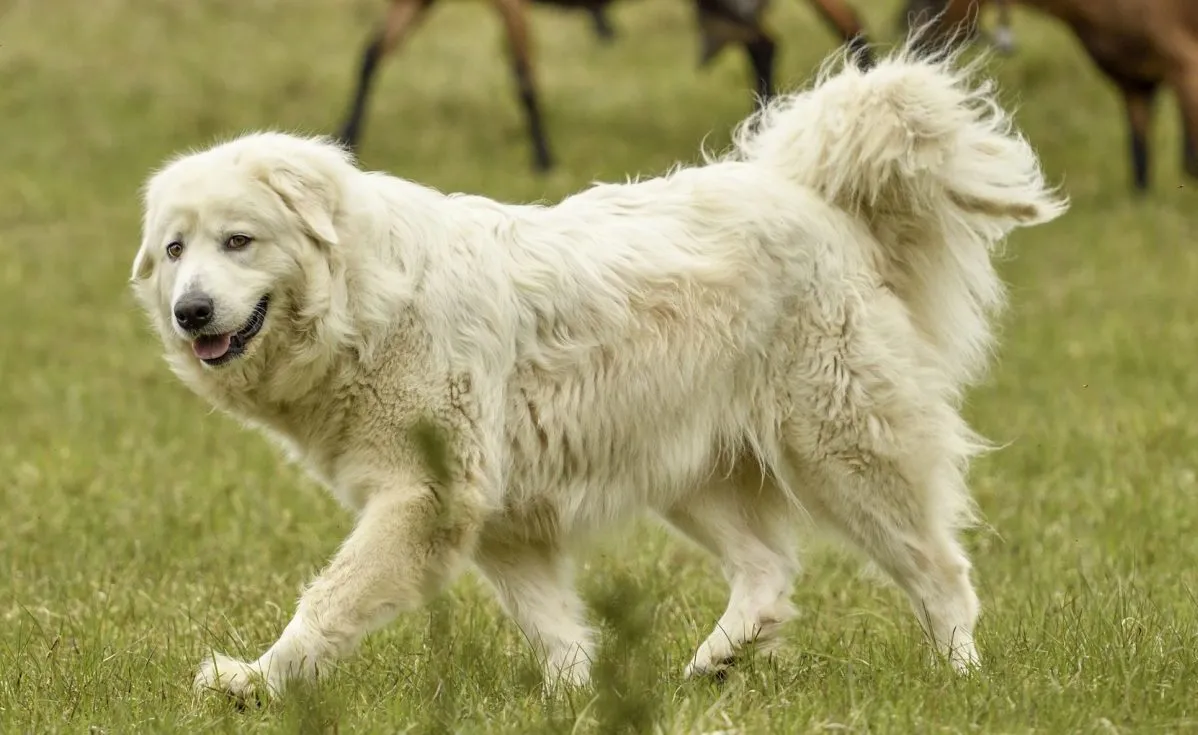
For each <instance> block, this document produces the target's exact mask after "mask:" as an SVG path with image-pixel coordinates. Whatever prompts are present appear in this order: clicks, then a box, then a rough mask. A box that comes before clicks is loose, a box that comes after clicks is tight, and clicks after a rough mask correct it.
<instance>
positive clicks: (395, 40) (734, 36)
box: [338, 0, 873, 171]
mask: <svg viewBox="0 0 1198 735" xmlns="http://www.w3.org/2000/svg"><path fill="white" fill-rule="evenodd" d="M612 1H613V0H492V2H493V4H494V6H495V9H496V10H497V11H498V12H499V15H500V17H501V18H502V19H503V24H504V28H505V31H506V33H507V40H508V47H509V51H510V53H511V62H512V66H513V71H514V73H515V77H516V84H517V89H518V92H519V95H520V101H521V104H522V105H523V108H524V116H525V121H526V123H527V127H528V135H529V138H530V140H531V142H532V149H533V168H534V169H535V170H538V171H547V170H549V169H550V168H552V166H553V157H552V155H551V154H550V152H549V143H548V141H547V139H546V136H545V129H544V123H543V122H542V119H541V109H540V102H539V100H538V94H537V89H536V84H535V82H534V78H533V64H532V53H531V50H532V43H531V39H530V37H529V30H528V8H529V5H530V4H532V3H533V2H536V3H538V4H544V5H555V6H559V7H567V8H575V9H580V10H586V11H588V12H590V14H591V16H592V19H593V22H594V24H595V29H596V32H597V33H598V34H599V36H600V37H601V38H605V39H607V38H611V37H612V35H613V32H612V30H611V26H610V24H609V23H608V22H607V18H606V14H605V10H606V8H607V6H608V5H610V3H611V2H612ZM693 1H694V3H695V11H696V14H697V20H698V23H699V29H700V33H701V36H702V49H701V51H700V55H699V65H700V66H704V65H706V64H708V63H709V62H710V61H711V60H712V59H714V58H715V57H716V56H717V55H718V54H719V52H720V50H721V49H723V48H724V47H725V46H726V45H728V44H730V43H737V44H740V45H741V46H742V47H743V48H744V49H745V53H746V54H747V55H748V57H749V62H750V63H751V64H752V67H753V74H754V78H755V81H756V92H757V100H758V103H759V104H760V103H761V102H763V101H764V100H765V99H768V98H769V97H770V96H771V95H772V94H773V72H774V55H775V52H776V47H777V44H776V42H775V41H774V39H773V38H772V37H771V36H770V34H769V33H768V32H767V31H766V30H765V29H764V28H763V27H762V23H761V15H762V13H763V11H764V9H765V5H766V2H767V1H768V0H693ZM809 1H810V2H811V3H812V4H813V5H814V6H815V7H816V8H817V9H818V10H819V11H820V13H821V15H822V16H823V17H824V18H825V20H827V21H828V22H829V23H830V24H831V25H832V26H833V27H834V28H835V29H836V31H837V32H838V33H839V34H840V35H841V37H842V38H843V39H844V40H845V41H846V42H847V43H848V44H849V47H850V50H851V51H852V53H853V55H854V58H855V60H856V61H857V63H858V64H859V65H861V66H863V67H864V66H869V65H871V64H872V63H873V57H872V54H871V52H870V50H869V48H868V42H867V40H866V36H865V33H864V30H863V26H862V24H861V21H860V19H859V18H858V16H857V14H856V12H854V10H853V9H852V8H851V7H850V6H849V5H848V4H847V2H846V0H809ZM433 2H434V0H389V3H388V8H387V13H386V16H385V17H384V20H383V23H382V25H381V27H380V28H379V29H378V30H377V31H376V32H375V33H374V35H373V36H372V37H371V39H370V41H369V43H368V44H367V45H366V48H365V50H364V51H363V53H362V60H361V63H360V65H359V72H358V79H357V88H356V90H355V91H354V95H353V101H352V103H351V105H350V109H349V112H348V114H347V116H346V118H345V122H344V124H343V125H342V127H341V132H340V134H339V136H338V137H339V138H340V140H341V142H342V143H343V144H344V145H345V146H346V147H348V148H349V149H351V150H354V149H356V148H357V146H358V142H359V140H360V139H361V134H362V123H363V118H364V116H365V111H366V103H367V99H368V97H369V94H370V88H371V84H372V82H373V81H374V76H375V74H376V72H377V71H378V65H379V62H380V61H381V60H382V59H383V57H385V56H386V55H387V54H389V53H390V52H392V51H394V50H395V48H396V47H397V46H398V45H399V43H400V42H401V41H402V40H403V39H404V37H405V36H406V35H407V34H408V33H409V32H411V30H412V29H413V28H414V27H415V26H416V24H417V23H418V22H419V21H420V20H421V19H422V18H424V17H425V16H426V14H427V12H428V9H429V8H430V7H431V6H432V4H433Z"/></svg>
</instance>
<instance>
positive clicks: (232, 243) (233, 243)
mask: <svg viewBox="0 0 1198 735" xmlns="http://www.w3.org/2000/svg"><path fill="white" fill-rule="evenodd" d="M253 239H254V238H252V237H250V236H249V235H229V239H227V240H225V248H227V249H228V250H241V249H242V248H244V247H245V246H246V245H249V244H250V242H251V241H253Z"/></svg>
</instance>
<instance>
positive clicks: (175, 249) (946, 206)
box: [133, 52, 1067, 696]
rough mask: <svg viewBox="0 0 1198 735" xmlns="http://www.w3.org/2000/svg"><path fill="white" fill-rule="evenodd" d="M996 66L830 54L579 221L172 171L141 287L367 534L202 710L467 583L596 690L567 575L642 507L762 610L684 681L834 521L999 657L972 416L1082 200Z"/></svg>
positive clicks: (150, 226)
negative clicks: (1013, 281)
mask: <svg viewBox="0 0 1198 735" xmlns="http://www.w3.org/2000/svg"><path fill="white" fill-rule="evenodd" d="M842 66H843V65H842ZM972 75H973V71H972V70H971V69H968V68H966V69H958V68H956V67H955V66H954V65H953V63H952V59H944V58H941V59H937V60H917V59H915V58H914V57H912V56H911V55H910V54H908V53H906V52H899V53H896V54H894V55H892V56H891V57H890V58H887V59H885V60H883V61H882V62H881V63H880V64H879V65H878V66H877V67H876V68H874V69H873V70H871V71H869V72H865V73H863V72H860V71H858V70H856V69H855V68H853V67H852V66H844V68H842V69H841V70H839V71H835V70H833V69H832V68H831V67H830V66H829V67H828V68H827V69H826V70H825V71H824V72H822V73H821V75H820V79H819V81H818V83H817V84H816V85H815V86H814V87H813V88H812V89H810V90H807V91H804V92H801V93H798V94H794V95H791V96H785V97H781V98H779V99H777V100H776V101H775V102H774V103H773V104H772V105H770V106H769V107H768V109H767V110H765V111H764V112H763V113H762V114H760V115H758V116H755V118H754V119H752V120H751V124H748V125H743V126H742V127H741V128H740V129H739V131H738V134H737V137H736V144H735V147H734V150H733V152H732V153H731V154H730V155H728V156H725V157H722V158H721V159H719V160H712V161H708V162H707V164H706V165H703V166H697V167H693V168H682V169H679V170H676V171H674V172H672V173H670V174H668V175H666V176H662V177H660V178H655V179H651V180H648V181H640V182H635V183H627V184H612V185H596V186H594V187H592V188H590V189H588V190H586V191H583V192H582V193H579V194H576V195H574V196H571V197H569V198H567V199H565V200H564V201H562V202H561V203H560V204H558V205H556V206H513V205H507V204H501V203H498V202H495V201H491V200H489V199H485V198H481V197H476V196H465V195H445V194H441V193H439V192H437V191H433V190H431V189H429V188H426V187H424V186H421V185H418V184H415V183H412V182H410V181H406V180H403V179H400V178H395V177H392V176H389V175H386V174H382V173H367V172H363V171H361V170H360V169H358V168H357V167H356V166H355V165H354V164H353V162H352V161H351V160H350V158H349V157H348V155H347V154H346V153H345V152H343V151H342V150H341V149H339V148H337V147H335V146H334V145H331V144H329V143H327V142H324V141H323V140H320V139H306V138H299V137H293V136H290V135H285V134H280V133H261V134H253V135H247V136H244V137H241V138H239V139H236V140H233V141H231V142H226V143H223V144H221V145H217V146H215V147H213V148H211V149H208V150H205V151H203V152H198V153H192V154H189V155H185V156H183V157H180V158H177V159H175V160H174V161H172V162H170V163H169V164H168V165H166V167H165V168H163V169H162V170H161V171H159V172H157V173H156V174H155V175H154V176H153V177H152V178H151V179H150V180H149V182H148V185H147V188H146V193H145V205H146V209H145V221H144V240H143V242H142V244H141V249H140V252H138V254H137V257H136V261H135V263H134V265H133V281H134V284H135V290H136V293H137V295H138V296H139V299H140V301H141V303H142V304H143V305H144V306H145V308H146V310H147V311H148V313H149V316H150V318H151V319H152V321H153V323H154V325H155V326H156V328H157V330H158V332H159V333H160V335H161V338H162V340H163V342H164V343H165V347H166V355H167V359H168V360H169V363H170V365H171V367H172V368H173V370H174V371H175V372H176V373H177V374H178V375H179V377H180V378H181V379H182V380H183V381H184V382H185V383H186V384H187V385H188V386H189V387H191V388H192V389H193V390H194V391H195V392H196V393H198V394H199V395H201V396H203V397H204V398H205V399H207V400H208V401H210V402H211V403H212V404H214V405H215V406H217V407H219V408H221V409H223V410H224V411H226V412H228V413H230V414H232V415H233V416H235V417H237V418H238V419H240V420H242V421H244V422H246V423H247V424H250V425H253V426H256V427H259V428H261V429H262V430H263V431H265V432H266V433H267V434H269V435H270V436H271V437H273V438H274V439H275V440H277V441H278V442H279V443H280V444H282V445H283V446H284V447H286V448H287V449H288V450H289V451H290V453H291V455H292V456H294V457H295V458H296V459H297V460H298V461H300V462H301V463H302V464H303V465H304V466H305V467H306V468H307V470H308V471H310V472H311V474H312V475H313V476H314V477H316V478H317V479H318V480H319V481H321V482H322V483H323V484H325V485H326V486H327V487H328V488H329V489H330V490H331V491H332V492H333V493H334V494H335V495H336V497H337V498H338V499H339V500H340V501H341V502H342V503H343V504H344V505H345V506H346V507H347V508H349V509H352V510H353V511H354V512H355V513H356V514H357V524H356V527H355V528H354V530H353V532H352V533H351V534H350V536H349V537H348V539H346V541H345V542H344V544H343V545H342V546H341V548H340V549H339V550H338V551H337V554H336V556H335V557H334V558H333V560H332V561H331V563H330V564H329V566H328V567H327V569H325V570H324V571H323V573H321V574H320V575H319V577H318V578H317V579H316V580H315V581H313V582H312V583H311V584H310V585H309V586H308V587H307V588H306V590H305V591H304V593H303V595H302V597H301V599H300V601H299V604H298V608H297V610H296V612H295V616H294V618H293V619H292V620H291V622H290V623H289V624H288V625H287V626H286V628H285V630H283V632H282V635H281V636H280V637H279V639H278V640H277V642H276V643H275V644H274V645H273V646H271V647H270V649H269V650H268V651H266V652H265V653H264V654H263V655H262V656H261V657H260V658H259V659H258V660H256V661H254V662H250V663H245V662H241V661H236V660H233V659H231V658H228V657H224V656H217V657H216V658H215V659H213V660H209V661H206V662H205V663H204V664H203V666H202V667H201V669H200V673H199V675H198V676H197V678H196V685H197V687H199V688H201V689H207V688H215V689H217V690H223V691H226V692H230V693H232V694H234V695H238V696H246V695H250V694H253V693H256V691H260V689H259V688H261V687H264V688H265V689H266V690H268V691H269V692H273V693H276V694H277V693H278V692H280V691H282V689H283V688H284V687H285V685H286V684H287V683H288V681H290V680H294V679H295V678H297V677H311V676H314V675H315V674H316V673H317V671H318V669H320V668H321V667H322V666H326V665H327V664H328V663H329V662H331V661H333V660H334V659H336V658H337V657H339V656H342V655H344V654H347V653H348V652H349V651H350V650H351V649H353V648H354V646H355V644H356V643H357V641H358V640H359V639H360V638H361V637H362V636H363V635H364V634H365V633H367V632H368V631H369V630H371V629H372V628H375V627H377V626H380V625H382V624H384V623H386V622H387V621H388V620H389V619H391V618H393V617H394V616H395V615H396V614H398V613H400V612H402V611H405V610H411V609H413V608H415V607H416V606H418V605H420V604H421V603H422V602H423V601H426V600H428V599H429V597H430V596H432V595H434V594H436V593H437V592H438V591H439V590H441V589H442V588H444V587H445V585H446V584H447V583H448V582H449V581H450V580H451V579H452V577H453V575H454V574H455V573H456V572H458V571H459V570H461V569H462V568H463V566H465V565H467V564H470V563H472V564H473V565H475V566H476V567H477V569H478V570H479V571H481V573H482V574H483V575H485V577H486V578H487V579H488V580H489V581H490V582H491V583H492V585H493V586H494V589H495V591H496V592H497V594H498V597H499V599H500V600H501V602H502V604H503V605H504V606H505V609H506V610H507V611H509V612H510V614H511V615H512V616H513V617H514V618H515V621H516V622H517V623H518V624H519V625H520V627H521V628H522V629H523V631H524V632H525V633H526V634H527V636H528V638H529V639H530V640H531V641H532V642H533V643H534V645H535V648H536V652H537V654H538V657H539V659H540V660H541V661H543V665H544V670H545V674H546V676H547V677H548V678H549V679H554V680H558V679H564V680H565V681H567V682H569V683H572V684H581V683H584V682H586V681H587V676H588V665H589V660H590V657H591V655H592V653H593V637H592V632H591V630H590V628H589V627H588V625H587V624H586V622H585V619H584V610H583V605H582V603H581V601H580V599H579V596H578V594H577V593H576V591H575V588H574V586H573V584H572V583H571V578H570V558H571V552H572V550H573V549H574V548H575V547H576V545H577V542H578V541H579V540H580V539H582V538H583V537H585V536H586V535H588V534H589V533H591V532H594V531H597V530H600V529H602V528H604V527H610V526H612V525H613V524H617V523H623V522H627V521H629V520H630V519H631V518H633V517H634V516H635V515H636V514H638V513H641V512H645V511H650V512H653V513H655V514H658V515H659V516H661V517H662V518H663V519H664V520H665V521H667V522H668V523H669V524H670V525H671V526H672V527H674V528H676V529H677V530H679V531H680V532H681V533H683V534H685V535H686V536H687V537H689V538H691V539H693V540H694V541H696V542H697V543H698V544H700V545H701V546H703V547H705V548H706V549H708V550H710V551H711V552H712V553H713V554H716V555H717V556H718V557H719V558H720V559H721V561H722V563H723V567H724V570H725V572H726V576H727V580H728V583H729V585H730V587H731V595H730V599H729V602H728V607H727V611H726V612H725V613H724V615H723V616H722V617H721V618H720V620H719V623H718V625H717V627H716V629H715V630H714V632H712V634H711V636H710V637H709V638H708V639H707V640H706V641H704V642H703V643H702V645H701V646H699V649H698V651H697V653H696V654H695V656H694V658H693V660H692V661H691V662H690V664H689V666H688V673H711V672H715V671H718V670H719V669H720V668H721V667H723V666H726V665H727V664H728V663H730V662H732V661H733V660H735V657H736V656H737V655H738V653H741V652H742V651H743V650H744V648H745V646H746V644H748V643H749V642H753V641H755V642H757V643H758V644H761V643H769V642H770V641H771V640H773V639H775V638H776V636H777V633H778V628H779V626H780V624H782V623H783V622H785V621H786V620H787V619H788V617H790V616H791V615H792V613H793V609H792V606H791V603H790V600H789V597H790V593H791V589H792V583H793V579H794V577H795V574H796V571H797V567H798V564H797V561H796V557H795V551H794V549H793V541H794V536H795V533H796V527H797V524H798V523H799V521H802V520H804V519H806V518H811V519H815V520H816V521H818V522H821V523H822V524H824V525H825V526H827V527H829V528H831V529H834V530H836V531H838V532H839V533H840V534H842V535H843V536H845V537H846V538H847V539H848V540H849V541H850V542H851V543H852V544H853V545H854V546H856V547H858V548H859V549H860V550H861V551H863V552H864V553H865V554H866V555H867V556H868V557H869V558H871V559H873V560H874V561H875V562H877V564H878V565H879V566H880V567H881V568H882V569H884V570H885V571H886V572H887V573H888V574H889V575H890V576H891V577H892V578H893V579H894V581H895V582H896V583H897V584H898V585H899V586H900V587H901V588H902V589H903V590H905V591H906V593H907V594H908V595H909V596H910V599H911V602H912V603H913V605H914V608H915V610H916V612H917V614H918V616H919V618H920V621H921V623H922V625H923V626H924V628H925V629H926V631H927V633H928V634H929V636H930V637H931V639H932V641H933V642H934V644H935V646H936V647H937V648H938V649H939V650H940V651H941V652H943V653H944V654H945V655H947V657H948V659H949V660H950V661H951V662H952V664H953V665H954V666H955V667H956V668H958V669H962V670H964V669H967V668H968V667H970V666H971V665H973V664H976V663H977V661H978V655H977V652H976V650H975V648H974V643H973V637H972V634H973V628H974V622H975V619H976V617H977V615H978V599H977V596H976V595H975V593H974V590H973V587H972V583H971V581H970V563H969V561H968V559H967V557H966V555H965V553H964V551H963V550H962V548H961V546H960V545H959V543H958V541H957V538H956V533H957V531H958V529H959V528H960V527H961V526H962V525H963V524H964V523H966V522H968V521H969V520H970V518H971V517H972V513H971V503H970V500H969V494H968V491H967V488H966V485H965V480H964V475H965V471H966V466H967V463H968V460H969V458H970V457H971V456H973V455H974V454H976V453H977V452H978V451H980V450H982V449H983V448H984V443H983V442H982V441H981V439H980V438H979V437H978V436H977V435H975V434H974V433H973V432H972V431H971V430H970V429H969V428H968V427H967V426H966V424H965V423H964V422H963V420H962V419H961V417H960V415H959V413H958V410H957V407H958V403H959V400H960V397H961V393H962V391H963V389H964V388H965V387H966V386H968V385H969V384H970V383H972V382H974V381H975V380H976V379H977V378H978V377H979V375H980V374H981V372H982V370H983V369H984V367H985V364H986V362H987V357H988V352H989V349H990V347H991V332H990V328H989V326H990V325H989V322H990V320H991V318H992V317H993V315H994V312H995V310H996V309H997V308H998V307H1000V306H1001V305H1002V303H1003V300H1004V290H1003V286H1002V283H1001V282H1000V280H999V279H998V277H997V276H996V274H995V272H994V270H993V268H992V265H991V261H990V254H991V250H992V249H993V248H994V246H995V245H996V243H998V242H1000V241H1001V240H1002V239H1003V238H1004V237H1005V235H1006V234H1007V233H1008V232H1009V231H1010V230H1012V229H1013V228H1014V227H1016V226H1020V225H1030V224H1035V223H1040V222H1045V221H1048V220H1050V219H1052V218H1054V217H1056V216H1058V215H1059V214H1061V213H1062V212H1064V211H1065V209H1066V207H1067V202H1066V201H1065V200H1064V198H1063V197H1060V196H1058V195H1057V194H1056V193H1055V192H1054V191H1053V190H1052V189H1051V188H1050V187H1048V186H1046V184H1045V182H1044V179H1043V176H1042V173H1041V170H1040V166H1039V162H1038V160H1037V157H1036V155H1035V153H1034V152H1033V150H1032V148H1031V147H1030V146H1029V145H1028V144H1027V142H1026V141H1025V140H1024V139H1023V138H1022V137H1020V136H1019V135H1018V134H1017V133H1014V132H1012V129H1011V126H1010V121H1009V119H1008V117H1007V116H1006V115H1005V114H1004V113H1003V112H1002V111H1001V110H1000V109H999V108H998V107H997V105H996V103H995V101H994V98H993V96H992V92H991V89H990V87H989V85H987V84H980V85H977V84H974V83H972V82H971V77H972ZM421 422H427V423H428V424H429V425H431V426H435V427H437V428H438V429H439V430H441V431H442V432H443V433H444V435H445V437H447V438H446V442H447V446H448V455H449V457H450V461H449V463H448V464H449V471H448V472H449V474H448V478H446V477H445V476H443V475H439V474H438V473H437V472H436V471H435V468H433V467H432V466H431V465H430V462H429V460H428V458H427V457H426V456H424V454H422V450H421V444H420V441H419V440H418V438H415V437H414V434H413V432H412V430H411V429H412V427H413V426H416V425H417V424H419V423H421Z"/></svg>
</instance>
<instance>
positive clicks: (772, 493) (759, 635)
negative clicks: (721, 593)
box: [663, 468, 799, 676]
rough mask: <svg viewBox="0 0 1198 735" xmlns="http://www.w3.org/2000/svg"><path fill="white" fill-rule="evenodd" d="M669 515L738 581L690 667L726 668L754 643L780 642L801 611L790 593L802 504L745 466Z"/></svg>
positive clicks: (765, 648) (694, 670)
mask: <svg viewBox="0 0 1198 735" xmlns="http://www.w3.org/2000/svg"><path fill="white" fill-rule="evenodd" d="M663 515H664V517H665V519H666V520H667V521H668V522H669V523H670V525H672V526H673V527H674V528H676V529H677V530H679V531H681V532H682V533H683V534H685V535H686V536H687V537H689V538H690V539H692V540H693V541H695V542H696V543H698V544H699V545H700V546H702V547H703V548H704V549H706V550H707V551H710V552H711V553H712V554H714V555H715V556H716V557H717V558H718V559H719V560H720V563H721V564H722V566H723V568H724V576H725V578H726V579H727V581H728V584H729V586H730V588H731V589H730V594H729V598H728V607H727V609H726V610H725V611H724V614H723V615H722V616H721V617H720V620H719V622H718V623H717V624H716V627H715V630H713V631H712V633H711V635H709V636H708V637H707V639H706V640H705V641H704V642H703V643H702V645H700V646H699V649H698V651H697V652H696V653H695V656H694V658H693V659H692V661H691V662H690V664H689V665H688V666H687V667H686V675H687V676H693V675H696V674H718V673H719V672H720V671H722V670H723V669H724V668H726V667H727V666H729V665H730V664H732V663H733V662H734V661H735V660H736V658H737V657H738V655H740V654H741V653H742V651H743V649H744V648H745V647H746V646H747V645H749V644H753V645H755V647H756V648H757V649H758V650H760V651H762V652H769V651H770V650H771V649H772V648H774V647H776V644H777V643H778V636H779V633H780V632H781V627H782V625H783V624H784V623H786V622H787V621H788V620H790V619H791V618H792V617H794V614H795V609H794V606H793V605H792V604H791V602H790V595H791V591H792V590H793V585H794V579H795V576H796V575H797V573H798V569H799V564H798V561H797V558H796V555H795V548H794V537H793V531H792V528H793V526H794V523H795V520H796V519H795V512H794V508H793V506H792V505H790V504H788V503H787V502H786V499H785V497H784V496H783V495H782V494H781V492H780V491H779V489H778V487H777V486H776V485H775V484H774V483H773V481H772V480H769V479H766V478H763V477H762V476H761V474H760V473H759V472H757V471H755V468H754V470H753V471H748V468H744V469H738V472H737V474H736V475H734V476H733V477H732V478H729V479H727V480H720V481H718V482H712V483H710V484H708V485H707V486H705V487H703V488H702V489H701V490H700V491H699V492H698V493H696V494H694V495H690V496H688V497H687V498H685V499H684V500H683V501H682V502H679V503H678V504H676V505H675V506H674V507H672V508H670V509H669V510H668V511H667V512H666V513H664V514H663Z"/></svg>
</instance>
